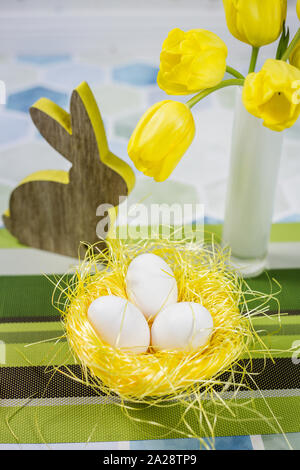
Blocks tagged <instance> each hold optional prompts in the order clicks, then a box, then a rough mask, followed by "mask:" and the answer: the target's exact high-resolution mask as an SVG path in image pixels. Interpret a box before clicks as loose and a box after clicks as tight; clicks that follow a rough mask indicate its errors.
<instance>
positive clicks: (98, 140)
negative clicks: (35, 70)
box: [70, 82, 135, 193]
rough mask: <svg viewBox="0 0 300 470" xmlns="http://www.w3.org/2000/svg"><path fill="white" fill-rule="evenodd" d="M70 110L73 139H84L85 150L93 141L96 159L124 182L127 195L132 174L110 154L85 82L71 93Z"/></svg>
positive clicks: (123, 163)
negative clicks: (96, 151)
mask: <svg viewBox="0 0 300 470" xmlns="http://www.w3.org/2000/svg"><path fill="white" fill-rule="evenodd" d="M70 108H71V122H72V134H73V135H74V137H76V136H77V137H78V139H80V140H81V141H82V140H83V139H86V143H85V145H86V147H87V148H89V147H90V145H91V141H92V140H94V141H95V144H96V146H97V149H98V153H97V158H99V157H100V160H101V162H102V163H104V164H105V165H106V166H107V167H109V168H111V169H112V170H114V172H116V173H117V174H118V175H119V176H121V178H123V180H125V183H126V186H127V188H128V193H129V192H131V190H132V189H133V187H134V184H135V176H134V172H133V171H132V169H131V168H130V166H129V165H127V163H125V162H124V161H123V160H121V159H120V158H118V157H117V156H116V155H114V154H113V153H112V152H110V150H109V147H108V142H107V138H106V133H105V129H104V125H103V121H102V117H101V113H100V110H99V108H98V105H97V103H96V100H95V98H94V95H93V93H92V91H91V89H90V87H89V85H88V84H87V83H86V82H82V83H81V84H80V85H79V86H78V87H77V88H75V90H74V91H73V93H72V97H71V106H70ZM83 129H84V135H83Z"/></svg>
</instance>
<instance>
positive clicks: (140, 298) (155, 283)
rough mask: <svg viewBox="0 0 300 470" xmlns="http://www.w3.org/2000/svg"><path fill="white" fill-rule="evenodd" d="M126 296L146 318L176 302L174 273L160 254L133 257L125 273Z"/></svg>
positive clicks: (176, 290)
mask: <svg viewBox="0 0 300 470" xmlns="http://www.w3.org/2000/svg"><path fill="white" fill-rule="evenodd" d="M126 289H127V296H128V299H129V300H130V302H132V303H133V304H134V305H136V306H137V307H138V308H139V309H140V310H141V312H142V313H143V314H144V315H145V317H146V318H147V319H150V318H154V317H155V315H157V313H158V312H159V311H160V310H161V309H162V308H164V307H165V306H167V305H170V304H174V303H175V302H177V297H178V289H177V282H176V279H175V277H174V273H173V271H172V269H171V268H170V266H169V265H168V264H167V263H166V262H165V260H163V259H162V258H161V257H160V256H157V255H155V254H153V253H144V254H142V255H139V256H137V257H136V258H134V259H133V260H132V261H131V263H130V264H129V266H128V270H127V275H126Z"/></svg>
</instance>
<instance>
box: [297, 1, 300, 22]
mask: <svg viewBox="0 0 300 470" xmlns="http://www.w3.org/2000/svg"><path fill="white" fill-rule="evenodd" d="M297 15H298V18H299V20H300V0H298V1H297Z"/></svg>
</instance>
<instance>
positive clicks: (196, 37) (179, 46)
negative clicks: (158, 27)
mask: <svg viewBox="0 0 300 470" xmlns="http://www.w3.org/2000/svg"><path fill="white" fill-rule="evenodd" d="M227 53H228V51H227V47H226V44H225V43H224V42H223V41H222V39H220V38H219V37H218V36H217V35H216V34H214V33H212V32H210V31H206V30H204V29H193V30H191V31H187V32H184V31H182V30H181V29H179V28H176V29H173V30H172V31H170V32H169V34H168V37H167V38H166V39H165V41H164V42H163V46H162V52H161V54H160V68H159V73H158V77H157V83H158V85H159V87H160V88H162V89H163V90H164V91H165V92H166V93H168V94H171V95H187V94H191V93H194V92H197V91H200V90H203V89H205V88H211V87H213V86H215V85H217V84H218V83H220V82H221V81H222V79H223V77H224V74H225V70H226V57H227Z"/></svg>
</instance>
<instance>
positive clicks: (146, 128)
mask: <svg viewBox="0 0 300 470" xmlns="http://www.w3.org/2000/svg"><path fill="white" fill-rule="evenodd" d="M194 135H195V123H194V118H193V115H192V113H191V110H190V109H189V107H188V106H187V105H185V104H184V103H179V102H178V101H170V100H166V101H160V102H159V103H156V104H155V105H153V106H151V108H150V109H148V111H147V112H146V113H145V114H144V115H143V116H142V118H141V119H140V121H139V122H138V124H137V126H136V128H135V130H134V132H133V134H132V136H131V138H130V140H129V143H128V149H127V150H128V155H129V157H130V158H131V160H132V161H133V163H134V165H135V166H136V168H137V169H138V170H139V171H142V172H143V173H144V174H145V175H146V176H151V177H153V178H154V179H155V181H164V180H166V179H167V178H168V177H169V176H170V174H171V173H172V171H173V170H174V168H175V167H176V165H177V164H178V163H179V161H180V159H181V157H182V156H183V154H184V153H185V152H186V150H187V149H188V147H189V146H190V144H191V143H192V140H193V138H194Z"/></svg>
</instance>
